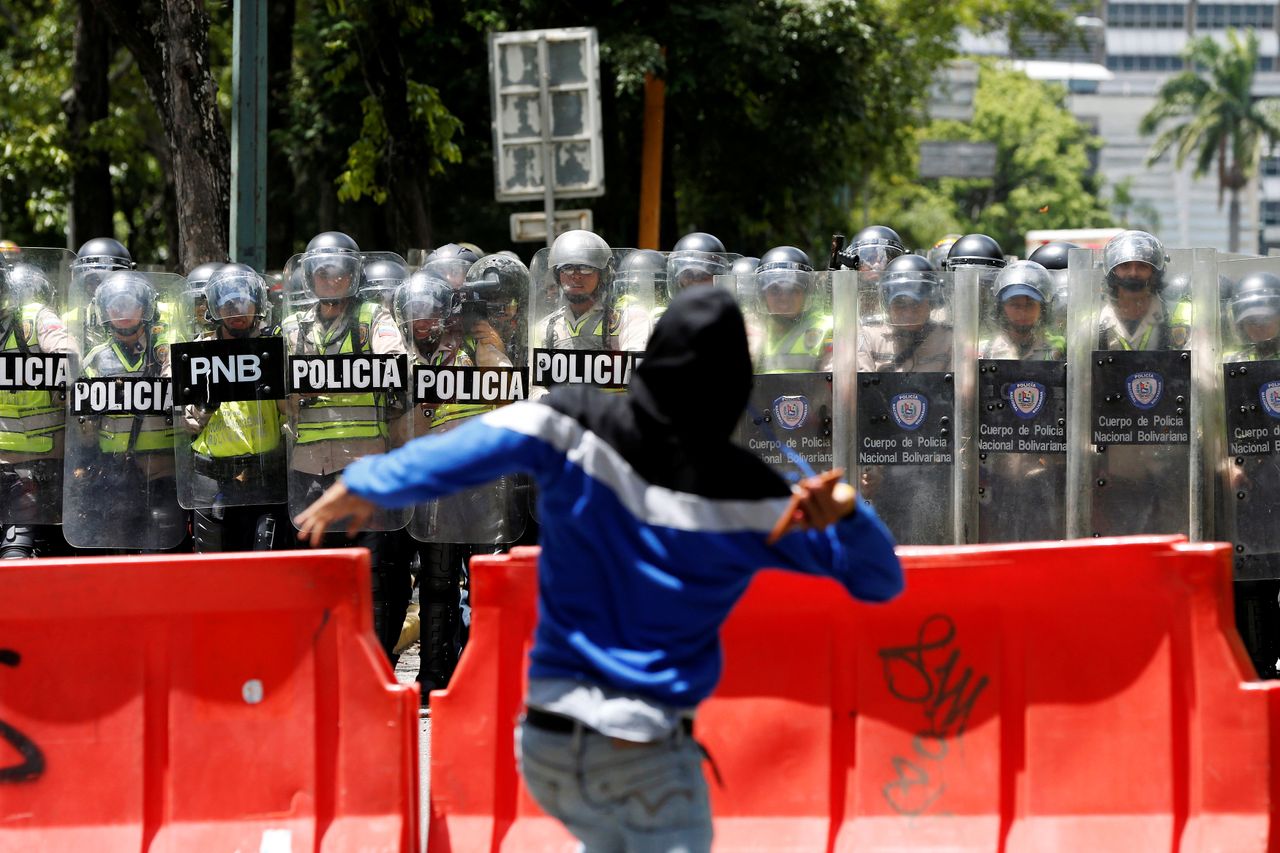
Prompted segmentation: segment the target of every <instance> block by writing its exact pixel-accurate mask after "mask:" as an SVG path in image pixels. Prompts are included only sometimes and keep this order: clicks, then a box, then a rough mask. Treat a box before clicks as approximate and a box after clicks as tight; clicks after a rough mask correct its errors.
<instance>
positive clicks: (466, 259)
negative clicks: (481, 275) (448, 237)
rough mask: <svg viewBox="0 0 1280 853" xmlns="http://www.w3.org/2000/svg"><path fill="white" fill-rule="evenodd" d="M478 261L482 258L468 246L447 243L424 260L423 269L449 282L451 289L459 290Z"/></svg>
mask: <svg viewBox="0 0 1280 853" xmlns="http://www.w3.org/2000/svg"><path fill="white" fill-rule="evenodd" d="M478 260H480V256H479V255H478V254H477V253H476V252H474V251H472V250H471V249H469V248H467V247H466V246H463V245H460V244H458V243H445V244H444V245H443V246H440V247H439V248H436V249H434V250H432V252H431V254H429V255H427V257H426V258H425V259H423V261H422V268H423V269H424V270H426V271H427V272H429V273H431V274H432V275H434V276H435V277H436V278H440V279H443V280H444V281H446V282H448V284H449V286H450V287H452V288H454V289H457V288H459V287H461V286H462V282H463V280H464V279H466V277H467V270H469V269H471V265H472V264H474V263H475V262H476V261H478Z"/></svg>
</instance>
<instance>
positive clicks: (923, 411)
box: [889, 391, 929, 429]
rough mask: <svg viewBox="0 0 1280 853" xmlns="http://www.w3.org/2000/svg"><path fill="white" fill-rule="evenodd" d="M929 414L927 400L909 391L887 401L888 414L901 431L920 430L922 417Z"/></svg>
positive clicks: (922, 421)
mask: <svg viewBox="0 0 1280 853" xmlns="http://www.w3.org/2000/svg"><path fill="white" fill-rule="evenodd" d="M928 413H929V399H928V398H927V397H925V396H924V395H923V394H917V393H915V392H914V391H910V392H908V393H906V394H899V395H897V396H896V397H894V398H893V399H892V400H890V401H889V414H891V415H893V421H894V423H896V424H897V425H898V426H900V427H902V428H903V429H920V425H921V424H923V423H924V416H925V415H927V414H928Z"/></svg>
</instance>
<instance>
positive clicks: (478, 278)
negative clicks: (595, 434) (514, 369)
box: [459, 252, 529, 367]
mask: <svg viewBox="0 0 1280 853" xmlns="http://www.w3.org/2000/svg"><path fill="white" fill-rule="evenodd" d="M528 292H529V268H528V267H526V266H525V265H524V263H523V262H522V261H521V260H520V259H519V258H518V257H513V256H509V255H504V254H502V253H500V252H499V253H496V254H493V255H486V256H484V257H483V258H481V259H480V260H478V261H476V262H475V263H474V264H472V265H471V267H470V268H469V269H468V270H467V275H466V278H465V279H464V281H463V284H462V289H461V293H460V296H459V302H460V306H459V307H460V312H459V313H460V319H461V321H462V326H463V329H464V331H465V332H466V333H467V335H468V336H469V337H470V339H471V340H472V341H473V342H474V349H475V353H476V356H475V357H476V363H477V364H478V365H480V366H481V367H487V366H491V367H497V366H511V365H515V366H520V365H523V364H524V363H525V361H526V349H527V347H526V343H525V341H524V332H525V321H526V318H525V316H524V311H523V306H524V300H525V298H526V297H527V295H528Z"/></svg>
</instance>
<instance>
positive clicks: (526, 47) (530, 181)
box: [489, 27, 604, 246]
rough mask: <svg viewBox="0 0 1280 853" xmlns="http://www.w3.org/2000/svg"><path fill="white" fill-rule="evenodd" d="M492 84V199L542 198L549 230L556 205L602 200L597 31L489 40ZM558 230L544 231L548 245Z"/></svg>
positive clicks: (539, 33) (492, 37) (561, 31)
mask: <svg viewBox="0 0 1280 853" xmlns="http://www.w3.org/2000/svg"><path fill="white" fill-rule="evenodd" d="M489 78H490V81H491V83H492V93H493V157H494V196H495V198H497V200H498V201H534V200H537V199H539V198H541V199H542V202H543V208H544V211H543V216H544V217H545V218H544V220H543V221H544V223H555V222H556V221H557V219H558V217H557V216H556V214H555V202H556V199H557V198H562V199H568V198H585V197H590V196H598V195H603V194H604V145H603V141H602V139H601V135H600V56H599V46H598V42H597V38H596V31H595V29H594V28H593V27H572V28H567V29H554V30H526V31H523V32H514V33H492V34H490V36H489ZM556 231H557V229H556V228H555V227H550V228H545V234H546V240H547V245H548V246H550V245H551V243H552V241H553V240H554V239H555V235H556ZM525 233H527V232H525ZM512 239H513V240H514V239H517V238H516V236H515V234H514V233H513V235H512ZM526 239H527V238H526Z"/></svg>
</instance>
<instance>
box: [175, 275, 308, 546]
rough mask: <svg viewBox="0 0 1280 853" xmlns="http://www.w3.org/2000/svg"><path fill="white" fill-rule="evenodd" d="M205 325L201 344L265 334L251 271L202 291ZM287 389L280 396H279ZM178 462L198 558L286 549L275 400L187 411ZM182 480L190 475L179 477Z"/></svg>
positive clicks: (263, 295) (262, 293) (259, 286)
mask: <svg viewBox="0 0 1280 853" xmlns="http://www.w3.org/2000/svg"><path fill="white" fill-rule="evenodd" d="M204 295H205V298H206V303H207V315H208V316H207V318H206V323H207V324H208V325H209V326H210V327H211V331H208V332H205V333H204V334H203V335H201V336H200V337H199V338H198V340H215V341H235V340H245V339H248V338H258V337H262V336H264V335H266V334H268V332H269V330H268V329H266V327H265V326H266V323H267V318H268V313H269V308H268V299H267V288H266V283H265V282H264V281H263V279H262V276H261V275H259V274H258V273H257V272H256V271H255V270H254V269H253V268H252V267H250V266H248V265H246V264H224V265H222V267H221V268H220V269H219V270H217V271H216V272H214V273H213V274H212V275H211V276H210V277H209V280H208V283H207V284H206V285H205V293H204ZM279 390H281V391H282V390H283V389H279ZM181 425H182V427H183V429H184V430H185V431H186V432H187V433H188V434H189V435H190V439H189V442H183V441H181V440H180V441H179V458H180V460H181V459H182V458H183V454H184V453H187V454H189V456H190V461H191V466H190V470H191V477H192V483H191V484H190V487H189V488H184V489H183V490H182V491H183V492H189V493H190V502H189V503H185V504H184V505H186V506H191V507H193V508H194V509H193V516H192V539H193V546H194V550H195V551H196V552H197V553H215V552H219V551H268V550H279V549H285V548H289V547H290V546H291V545H292V542H291V537H289V536H288V535H287V534H286V532H285V531H286V530H287V529H288V524H289V520H288V511H287V509H286V507H285V501H286V499H287V491H286V488H285V483H286V479H287V478H286V463H285V452H284V450H285V449H284V436H283V431H282V427H283V414H282V411H281V406H280V404H279V403H278V401H277V400H274V399H264V400H235V401H228V402H222V403H218V404H215V405H212V406H198V405H189V406H186V407H184V408H183V410H182V416H181ZM180 473H185V471H180Z"/></svg>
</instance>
